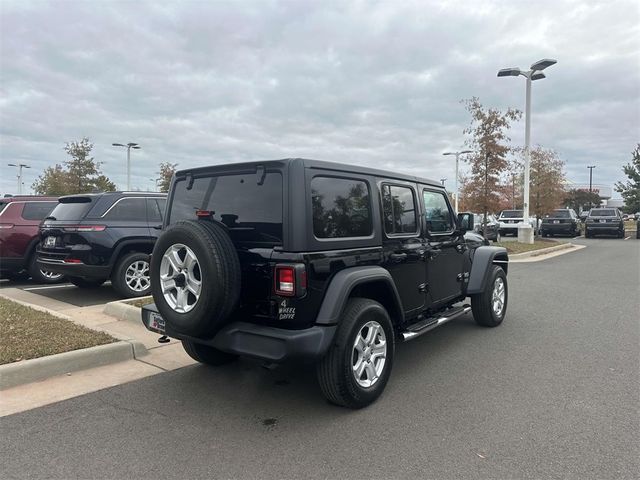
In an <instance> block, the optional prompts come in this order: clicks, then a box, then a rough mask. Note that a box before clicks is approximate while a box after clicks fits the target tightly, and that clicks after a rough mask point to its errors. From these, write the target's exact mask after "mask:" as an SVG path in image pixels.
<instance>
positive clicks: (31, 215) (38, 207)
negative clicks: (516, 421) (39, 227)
mask: <svg viewBox="0 0 640 480" xmlns="http://www.w3.org/2000/svg"><path fill="white" fill-rule="evenodd" d="M56 205H58V202H27V203H25V204H24V208H23V209H22V218H24V219H25V220H38V221H39V220H43V219H44V218H45V217H46V216H48V215H49V213H51V210H53V209H54V208H55V207H56Z"/></svg>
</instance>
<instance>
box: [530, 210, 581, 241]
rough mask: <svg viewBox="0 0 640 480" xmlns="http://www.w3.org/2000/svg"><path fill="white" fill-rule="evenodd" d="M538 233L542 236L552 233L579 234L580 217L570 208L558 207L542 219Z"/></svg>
mask: <svg viewBox="0 0 640 480" xmlns="http://www.w3.org/2000/svg"><path fill="white" fill-rule="evenodd" d="M540 234H541V235H542V236H543V237H547V236H551V237H553V236H554V235H570V236H572V237H576V236H578V235H580V219H579V218H578V215H576V212H575V211H574V210H573V209H571V208H559V209H557V210H554V211H553V212H551V213H550V214H549V215H546V216H545V217H544V218H543V219H542V225H541V226H540Z"/></svg>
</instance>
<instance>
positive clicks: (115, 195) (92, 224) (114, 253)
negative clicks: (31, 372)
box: [38, 192, 166, 298]
mask: <svg viewBox="0 0 640 480" xmlns="http://www.w3.org/2000/svg"><path fill="white" fill-rule="evenodd" d="M58 202H59V203H58V205H57V206H56V207H55V208H54V209H53V211H52V212H51V213H50V214H49V216H48V217H47V218H45V220H44V222H43V223H42V225H41V226H40V247H39V248H38V265H40V267H41V268H43V269H46V270H49V271H52V272H58V273H62V274H64V275H65V276H66V277H67V279H68V280H69V281H70V282H71V283H73V284H74V285H76V286H78V287H81V288H92V287H98V286H100V285H102V284H103V283H104V282H105V281H106V280H108V279H111V283H112V285H113V288H114V289H115V290H116V291H117V292H118V293H119V294H120V295H122V296H123V297H126V298H130V297H141V296H144V295H149V293H150V292H151V285H150V281H149V254H150V253H151V251H152V249H153V245H154V243H155V241H156V238H157V237H158V234H159V233H160V229H161V228H162V215H163V214H164V208H165V204H166V195H165V194H160V193H141V192H109V193H100V194H86V195H85V194H83V195H70V196H66V197H61V198H60V199H59V201H58Z"/></svg>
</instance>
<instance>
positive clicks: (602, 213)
mask: <svg viewBox="0 0 640 480" xmlns="http://www.w3.org/2000/svg"><path fill="white" fill-rule="evenodd" d="M589 216H590V217H615V216H616V211H615V210H613V209H608V208H599V209H597V210H596V209H593V210H591V213H590V214H589Z"/></svg>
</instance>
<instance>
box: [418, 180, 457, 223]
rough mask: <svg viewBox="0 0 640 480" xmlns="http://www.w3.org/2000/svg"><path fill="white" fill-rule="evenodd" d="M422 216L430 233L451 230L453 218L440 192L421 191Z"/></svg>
mask: <svg viewBox="0 0 640 480" xmlns="http://www.w3.org/2000/svg"><path fill="white" fill-rule="evenodd" d="M423 198H424V212H425V213H424V216H425V218H426V220H427V230H428V231H429V232H432V233H442V232H450V231H452V230H453V226H454V223H453V218H452V217H451V212H449V207H448V206H447V201H446V199H445V197H444V195H443V194H442V193H437V192H429V191H427V190H425V191H424V192H423Z"/></svg>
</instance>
